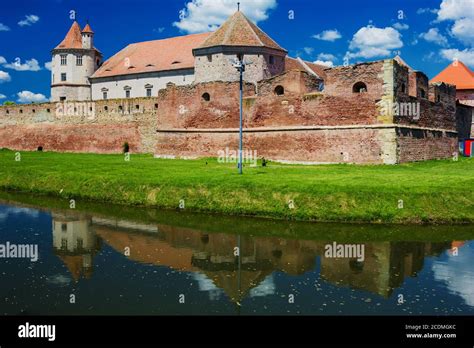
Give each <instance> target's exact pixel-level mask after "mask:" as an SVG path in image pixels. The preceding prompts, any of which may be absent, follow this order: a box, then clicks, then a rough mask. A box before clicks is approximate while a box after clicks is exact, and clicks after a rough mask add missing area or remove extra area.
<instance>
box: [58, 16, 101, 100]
mask: <svg viewBox="0 0 474 348" xmlns="http://www.w3.org/2000/svg"><path fill="white" fill-rule="evenodd" d="M101 63H102V54H101V53H100V52H99V51H98V50H97V49H96V48H95V47H94V32H93V31H92V29H91V27H90V25H89V24H87V25H86V26H85V27H84V29H83V30H82V31H81V28H80V27H79V24H78V23H77V22H76V21H74V23H73V24H72V26H71V28H70V29H69V31H68V33H67V34H66V37H65V38H64V40H63V41H62V42H61V43H60V44H59V45H58V46H56V48H55V49H53V51H52V67H51V73H52V75H51V101H53V102H57V101H65V100H68V101H69V100H71V101H81V100H91V84H90V81H89V77H90V76H91V75H92V74H93V73H94V72H95V71H96V70H97V69H98V68H99V66H100V64H101Z"/></svg>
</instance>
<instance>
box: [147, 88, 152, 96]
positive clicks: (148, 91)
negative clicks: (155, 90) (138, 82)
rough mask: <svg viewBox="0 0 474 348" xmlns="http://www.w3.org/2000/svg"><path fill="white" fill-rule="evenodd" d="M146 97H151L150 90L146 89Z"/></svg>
mask: <svg viewBox="0 0 474 348" xmlns="http://www.w3.org/2000/svg"><path fill="white" fill-rule="evenodd" d="M146 96H147V97H151V88H147V89H146Z"/></svg>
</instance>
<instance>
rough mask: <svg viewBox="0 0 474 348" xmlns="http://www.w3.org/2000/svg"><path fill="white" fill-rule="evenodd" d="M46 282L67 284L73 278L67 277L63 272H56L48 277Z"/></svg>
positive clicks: (59, 284) (60, 284)
mask: <svg viewBox="0 0 474 348" xmlns="http://www.w3.org/2000/svg"><path fill="white" fill-rule="evenodd" d="M46 282H48V283H50V284H53V285H58V286H65V285H68V284H69V283H70V282H71V278H69V277H66V276H65V275H62V274H56V275H54V276H51V277H48V278H46Z"/></svg>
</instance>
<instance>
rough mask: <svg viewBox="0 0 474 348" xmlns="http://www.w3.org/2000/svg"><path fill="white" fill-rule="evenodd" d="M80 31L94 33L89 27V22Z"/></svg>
mask: <svg viewBox="0 0 474 348" xmlns="http://www.w3.org/2000/svg"><path fill="white" fill-rule="evenodd" d="M82 32H83V33H90V34H94V32H93V31H92V28H91V26H90V25H89V23H87V24H86V26H85V27H84V29H82Z"/></svg>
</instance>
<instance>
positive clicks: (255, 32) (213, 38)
mask: <svg viewBox="0 0 474 348" xmlns="http://www.w3.org/2000/svg"><path fill="white" fill-rule="evenodd" d="M214 46H256V47H267V48H273V49H276V50H280V51H285V52H286V50H285V49H283V48H281V47H280V46H279V45H278V44H277V43H276V42H275V41H273V39H271V38H270V37H269V36H268V35H267V34H265V33H264V32H263V30H261V29H260V28H259V27H257V26H256V25H255V24H254V23H252V21H250V20H249V19H248V18H247V17H245V15H244V14H243V13H242V12H240V11H237V12H235V13H234V14H233V15H232V16H231V17H229V18H228V19H227V20H226V21H225V22H224V23H223V24H222V25H221V26H220V28H219V29H217V30H216V31H215V32H214V33H212V34H211V35H210V36H209V38H208V39H207V40H206V41H204V43H202V44H201V45H200V46H199V47H198V48H208V47H214Z"/></svg>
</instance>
